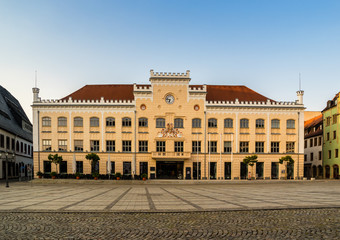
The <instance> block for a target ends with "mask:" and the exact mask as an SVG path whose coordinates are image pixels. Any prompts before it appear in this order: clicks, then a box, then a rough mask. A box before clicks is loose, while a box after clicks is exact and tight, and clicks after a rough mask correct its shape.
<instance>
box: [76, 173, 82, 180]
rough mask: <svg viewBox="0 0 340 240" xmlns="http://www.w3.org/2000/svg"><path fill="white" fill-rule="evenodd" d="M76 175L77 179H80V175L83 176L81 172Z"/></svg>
mask: <svg viewBox="0 0 340 240" xmlns="http://www.w3.org/2000/svg"><path fill="white" fill-rule="evenodd" d="M74 175H75V176H76V179H80V177H81V175H82V174H81V173H79V172H76V173H75V174H74Z"/></svg>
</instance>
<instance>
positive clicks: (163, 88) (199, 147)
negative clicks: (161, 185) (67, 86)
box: [32, 70, 304, 180]
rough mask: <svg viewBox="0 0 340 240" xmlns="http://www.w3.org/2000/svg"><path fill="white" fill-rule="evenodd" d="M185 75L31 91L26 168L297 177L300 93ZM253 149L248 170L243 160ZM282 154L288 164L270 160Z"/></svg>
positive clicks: (153, 175)
mask: <svg viewBox="0 0 340 240" xmlns="http://www.w3.org/2000/svg"><path fill="white" fill-rule="evenodd" d="M190 80H191V78H190V72H189V71H187V72H186V73H162V72H161V73H158V72H154V71H153V70H151V71H150V84H145V85H141V84H126V85H118V84H108V85H86V86H84V87H82V88H80V89H79V90H77V91H75V92H73V93H71V94H69V95H68V96H66V97H64V98H62V99H59V100H44V99H40V97H39V89H38V88H33V104H32V108H33V125H34V133H33V139H34V141H33V142H34V170H35V171H36V172H37V171H41V172H44V173H49V172H51V171H56V169H55V166H54V165H52V166H51V163H50V162H49V161H48V158H47V157H48V155H49V154H51V153H52V154H55V153H58V154H59V155H61V156H62V157H63V160H64V161H63V162H62V163H61V164H60V166H59V169H58V172H60V173H75V172H81V173H84V174H86V173H87V174H88V173H91V166H90V162H89V161H88V160H87V159H86V158H85V156H86V155H87V154H88V153H91V152H94V153H97V154H98V155H99V157H100V161H99V173H100V174H110V173H116V172H120V173H122V174H124V175H131V176H132V178H133V177H134V176H136V175H141V174H142V173H146V174H147V175H148V177H149V178H151V179H220V180H224V179H225V180H229V179H231V180H234V179H246V178H247V177H248V176H249V175H251V177H253V178H256V179H280V178H283V177H286V176H287V177H288V178H291V179H297V178H302V176H303V170H304V131H303V129H304V128H303V127H304V105H303V91H301V90H300V91H298V92H297V98H298V99H297V100H296V101H293V102H277V101H275V100H273V99H269V98H267V97H265V96H263V95H261V94H259V93H257V92H255V91H253V90H251V89H249V88H247V87H246V86H233V85H190ZM253 154H256V155H257V156H258V159H257V160H258V162H257V163H256V164H255V165H254V166H253V167H250V166H249V167H248V166H247V165H246V164H244V163H243V159H244V158H245V157H246V156H249V155H253ZM286 155H290V156H291V157H292V158H293V159H294V164H293V165H292V166H291V167H290V168H288V171H287V172H285V171H286V167H285V166H284V165H281V164H279V159H280V158H281V157H283V156H286Z"/></svg>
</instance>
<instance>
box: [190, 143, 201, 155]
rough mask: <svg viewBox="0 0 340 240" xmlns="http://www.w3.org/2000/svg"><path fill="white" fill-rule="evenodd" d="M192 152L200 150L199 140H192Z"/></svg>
mask: <svg viewBox="0 0 340 240" xmlns="http://www.w3.org/2000/svg"><path fill="white" fill-rule="evenodd" d="M192 152H193V153H198V152H199V153H200V152H201V141H192Z"/></svg>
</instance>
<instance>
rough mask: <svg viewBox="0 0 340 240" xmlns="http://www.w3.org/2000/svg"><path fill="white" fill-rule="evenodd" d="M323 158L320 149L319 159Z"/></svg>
mask: <svg viewBox="0 0 340 240" xmlns="http://www.w3.org/2000/svg"><path fill="white" fill-rule="evenodd" d="M321 159H322V152H321V151H319V160H321Z"/></svg>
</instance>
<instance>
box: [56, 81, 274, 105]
mask: <svg viewBox="0 0 340 240" xmlns="http://www.w3.org/2000/svg"><path fill="white" fill-rule="evenodd" d="M149 86H151V85H148V84H144V85H142V84H141V85H137V87H149ZM206 87H207V92H208V93H207V98H206V100H207V101H235V100H236V99H238V100H239V101H240V102H241V101H248V102H250V101H253V102H266V101H267V100H270V101H271V102H275V101H274V100H272V99H269V98H267V97H265V96H263V95H261V94H259V93H257V92H255V91H253V90H251V89H250V88H248V87H246V86H226V85H206ZM190 88H200V89H203V85H190ZM69 97H71V98H72V100H100V99H101V97H104V99H105V100H134V96H133V84H122V85H120V84H103V85H85V86H84V87H82V88H80V89H79V90H77V91H75V92H73V93H71V94H70V95H68V96H66V97H64V98H62V99H61V100H68V98H69Z"/></svg>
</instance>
